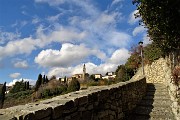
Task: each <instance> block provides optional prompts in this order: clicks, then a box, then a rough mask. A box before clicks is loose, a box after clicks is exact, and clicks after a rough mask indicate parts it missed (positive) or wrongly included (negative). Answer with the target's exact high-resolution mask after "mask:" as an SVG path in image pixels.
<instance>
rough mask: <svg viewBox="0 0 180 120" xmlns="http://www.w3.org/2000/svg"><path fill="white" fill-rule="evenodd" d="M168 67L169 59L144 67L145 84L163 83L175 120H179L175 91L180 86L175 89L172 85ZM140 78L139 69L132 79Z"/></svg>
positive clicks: (179, 97)
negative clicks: (167, 92)
mask: <svg viewBox="0 0 180 120" xmlns="http://www.w3.org/2000/svg"><path fill="white" fill-rule="evenodd" d="M170 65H171V64H170V61H169V59H167V58H166V59H164V58H160V59H158V60H156V61H155V62H153V63H152V64H151V65H146V66H145V67H144V72H145V76H146V81H147V83H163V84H165V85H166V86H167V88H168V91H169V95H170V96H171V100H172V101H173V103H172V106H171V107H172V110H173V113H174V114H175V116H176V118H177V120H180V105H178V100H180V96H177V94H178V93H177V92H178V91H177V90H178V88H180V86H179V87H177V86H176V85H174V84H173V81H172V77H171V66H170ZM140 76H142V68H139V70H138V71H137V73H136V75H135V76H134V77H133V79H138V78H139V77H140Z"/></svg>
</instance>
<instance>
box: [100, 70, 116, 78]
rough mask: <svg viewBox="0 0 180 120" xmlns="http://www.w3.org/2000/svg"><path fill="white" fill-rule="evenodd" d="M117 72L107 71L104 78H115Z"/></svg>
mask: <svg viewBox="0 0 180 120" xmlns="http://www.w3.org/2000/svg"><path fill="white" fill-rule="evenodd" d="M115 78H116V74H115V72H107V73H106V75H105V76H103V77H102V79H111V80H112V79H115Z"/></svg>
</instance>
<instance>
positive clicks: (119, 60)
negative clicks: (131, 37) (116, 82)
mask: <svg viewBox="0 0 180 120" xmlns="http://www.w3.org/2000/svg"><path fill="white" fill-rule="evenodd" d="M129 57H130V54H129V51H128V50H127V49H125V48H122V49H118V50H116V51H115V52H114V53H113V54H112V56H111V58H110V59H109V62H110V63H113V64H124V63H125V62H126V60H127V59H128V58H129Z"/></svg>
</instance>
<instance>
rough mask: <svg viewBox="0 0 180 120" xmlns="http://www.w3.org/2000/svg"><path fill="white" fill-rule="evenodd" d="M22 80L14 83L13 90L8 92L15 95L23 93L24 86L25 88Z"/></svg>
mask: <svg viewBox="0 0 180 120" xmlns="http://www.w3.org/2000/svg"><path fill="white" fill-rule="evenodd" d="M25 83H26V82H24V80H23V79H22V81H16V82H15V84H14V85H13V88H12V89H11V90H10V91H9V92H10V93H17V92H20V91H25V90H26V86H25Z"/></svg>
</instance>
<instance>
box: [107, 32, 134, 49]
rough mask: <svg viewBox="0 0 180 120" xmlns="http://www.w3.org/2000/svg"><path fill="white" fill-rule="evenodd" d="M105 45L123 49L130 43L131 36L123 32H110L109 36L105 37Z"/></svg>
mask: <svg viewBox="0 0 180 120" xmlns="http://www.w3.org/2000/svg"><path fill="white" fill-rule="evenodd" d="M105 37H106V40H107V43H108V44H109V45H111V46H115V47H125V46H127V45H128V43H129V42H130V41H131V36H130V35H129V34H127V33H124V32H119V31H112V32H111V34H108V35H105Z"/></svg>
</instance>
